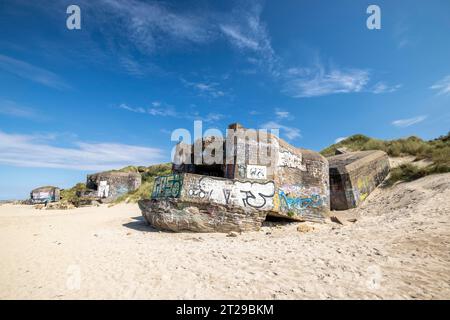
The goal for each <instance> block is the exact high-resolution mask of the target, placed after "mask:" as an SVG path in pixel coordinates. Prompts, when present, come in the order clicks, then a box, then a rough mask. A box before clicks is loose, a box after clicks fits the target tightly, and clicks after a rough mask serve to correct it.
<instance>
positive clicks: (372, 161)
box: [328, 151, 389, 210]
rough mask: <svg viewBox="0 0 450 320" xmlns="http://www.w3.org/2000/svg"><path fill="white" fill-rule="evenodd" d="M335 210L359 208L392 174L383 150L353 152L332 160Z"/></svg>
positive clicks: (332, 205)
mask: <svg viewBox="0 0 450 320" xmlns="http://www.w3.org/2000/svg"><path fill="white" fill-rule="evenodd" d="M328 162H329V166H330V200H331V201H330V205H331V209H332V210H346V209H350V208H355V207H357V206H358V205H359V204H360V203H361V202H362V201H364V199H366V198H367V196H368V195H369V194H370V193H371V192H372V191H373V190H374V189H375V188H376V187H377V186H378V185H379V184H380V183H381V182H382V181H383V180H384V178H385V177H386V176H387V175H388V173H389V158H388V156H387V154H386V153H385V152H383V151H358V152H349V153H345V154H341V155H337V156H333V157H329V158H328Z"/></svg>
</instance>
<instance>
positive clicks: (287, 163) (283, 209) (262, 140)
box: [173, 127, 330, 221]
mask: <svg viewBox="0 0 450 320" xmlns="http://www.w3.org/2000/svg"><path fill="white" fill-rule="evenodd" d="M240 129H241V130H245V129H242V127H240ZM248 132H249V131H248V130H246V131H245V134H246V140H234V138H230V136H227V138H226V139H225V141H224V142H223V148H224V152H223V159H221V160H222V163H221V164H216V165H210V166H205V165H196V164H194V159H193V153H194V152H193V151H194V146H193V145H192V146H189V145H185V144H184V145H182V144H180V145H179V146H177V149H176V152H175V157H178V158H176V159H175V161H174V162H177V160H178V162H183V161H185V160H186V159H189V157H187V156H185V154H184V152H183V151H186V150H190V152H191V155H192V157H191V158H190V159H191V164H174V166H173V171H174V172H175V173H194V174H202V175H206V176H215V177H221V178H228V179H231V181H224V182H221V184H223V185H226V186H227V187H226V188H225V189H227V190H228V189H230V185H233V186H235V187H236V188H237V190H238V191H236V192H234V191H231V193H230V194H227V195H225V198H227V197H228V199H229V201H230V204H233V205H235V204H236V203H238V204H240V205H242V204H245V206H251V205H252V202H253V203H254V204H255V207H257V206H258V205H260V204H262V203H264V201H263V199H265V200H266V202H265V203H264V205H263V208H264V209H268V210H270V212H269V215H271V216H277V217H284V218H288V219H293V220H314V221H317V220H322V219H323V218H324V217H325V215H326V213H327V212H328V210H329V204H330V202H329V201H330V200H329V172H328V171H329V170H328V161H327V159H326V158H325V157H323V156H322V155H320V154H319V153H317V152H313V151H310V150H306V149H301V148H295V147H293V146H292V145H290V144H288V143H287V142H285V141H284V140H282V139H280V138H278V137H276V136H273V135H270V134H268V135H265V136H264V135H263V136H260V135H259V134H256V132H255V131H253V132H252V133H250V134H248ZM231 139H233V140H231ZM230 141H232V142H230ZM227 142H228V143H234V146H237V148H235V149H234V150H233V152H234V153H232V154H228V155H227V154H226V152H229V150H227V149H226V145H227ZM209 143H210V141H203V142H202V143H201V145H202V148H203V150H205V147H206V146H208V144H209ZM244 143H245V144H246V146H245V147H244ZM268 143H270V145H271V151H270V155H269V156H268V157H269V159H267V158H262V157H261V154H260V150H261V148H260V146H265V145H267V144H268ZM230 158H231V159H233V158H234V161H233V163H228V164H227V162H226V161H227V159H230ZM267 160H270V161H267ZM212 180H214V179H211V177H209V178H205V179H203V180H202V184H200V189H201V190H203V189H205V188H206V187H207V186H209V185H210V182H211V181H212ZM205 181H207V182H208V183H207V184H205ZM217 181H221V180H220V179H217ZM202 185H204V186H205V188H202V187H201V186H202ZM272 185H273V187H272ZM217 188H218V190H222V189H224V188H222V185H220V186H217ZM225 189H224V190H225ZM231 190H233V188H231ZM199 192H200V191H199ZM220 192H222V191H220ZM220 192H219V193H218V194H216V193H214V192H213V198H214V197H216V198H215V199H212V198H207V199H208V200H206V201H216V200H218V199H220V200H221V201H222V202H223V200H224V197H223V196H222V194H220ZM223 192H228V191H223ZM259 194H261V195H262V196H260V195H259ZM242 195H245V196H244V198H242V197H241V196H242ZM246 195H248V196H249V197H248V198H247V196H246ZM185 196H191V197H193V198H195V197H196V192H195V190H191V195H189V194H187V195H185ZM251 197H254V198H251ZM261 197H263V198H261ZM236 199H237V200H236Z"/></svg>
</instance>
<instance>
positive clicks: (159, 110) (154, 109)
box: [118, 101, 225, 122]
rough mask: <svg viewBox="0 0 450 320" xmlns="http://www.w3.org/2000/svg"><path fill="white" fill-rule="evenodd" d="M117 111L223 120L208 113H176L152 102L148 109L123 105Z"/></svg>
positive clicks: (168, 107) (209, 120) (207, 120)
mask: <svg viewBox="0 0 450 320" xmlns="http://www.w3.org/2000/svg"><path fill="white" fill-rule="evenodd" d="M118 108H119V109H123V110H127V111H130V112H134V113H140V114H147V115H150V116H159V117H173V118H180V119H185V120H202V121H204V122H215V121H219V120H222V119H224V118H225V115H223V114H221V113H214V112H209V113H206V114H200V113H199V112H178V111H177V110H176V109H175V108H174V107H173V106H170V105H167V104H164V103H162V102H159V101H154V102H152V103H151V106H150V107H148V108H142V107H131V106H129V105H127V104H125V103H122V104H120V105H119V106H118Z"/></svg>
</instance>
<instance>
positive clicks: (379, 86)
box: [370, 82, 402, 94]
mask: <svg viewBox="0 0 450 320" xmlns="http://www.w3.org/2000/svg"><path fill="white" fill-rule="evenodd" d="M401 87H402V85H401V84H397V85H393V86H390V85H387V84H386V83H384V82H378V83H376V84H375V85H374V86H373V87H372V89H371V90H370V91H371V92H372V93H375V94H380V93H391V92H395V91H397V90H398V89H400V88H401Z"/></svg>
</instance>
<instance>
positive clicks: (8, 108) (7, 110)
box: [0, 100, 40, 119]
mask: <svg viewBox="0 0 450 320" xmlns="http://www.w3.org/2000/svg"><path fill="white" fill-rule="evenodd" d="M0 114H3V115H7V116H11V117H17V118H27V119H37V118H40V117H39V116H38V115H37V114H36V112H35V111H34V110H33V109H31V108H28V107H25V106H22V105H18V104H17V103H15V102H14V101H9V100H0Z"/></svg>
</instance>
